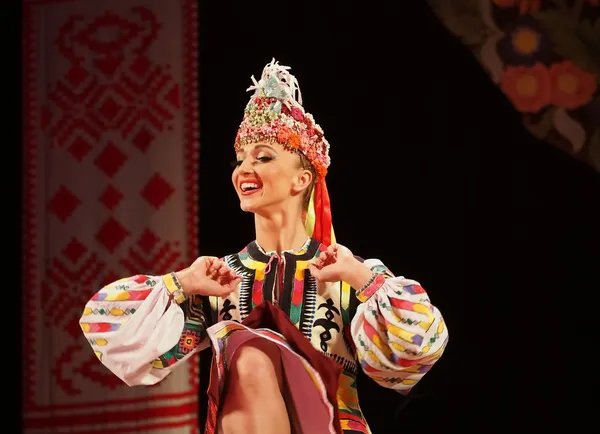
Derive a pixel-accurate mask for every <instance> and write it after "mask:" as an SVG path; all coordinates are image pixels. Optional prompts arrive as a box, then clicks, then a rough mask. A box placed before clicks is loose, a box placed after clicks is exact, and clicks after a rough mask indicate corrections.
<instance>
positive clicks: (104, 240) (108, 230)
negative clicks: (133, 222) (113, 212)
mask: <svg viewBox="0 0 600 434" xmlns="http://www.w3.org/2000/svg"><path fill="white" fill-rule="evenodd" d="M127 235H129V231H127V229H125V227H124V226H123V225H122V224H121V223H119V222H118V221H117V220H116V219H115V218H114V217H109V218H108V219H107V220H106V221H105V222H104V224H103V225H102V226H101V227H100V229H99V230H98V232H97V233H96V240H98V242H99V243H100V244H102V245H103V246H104V247H106V250H108V251H109V252H110V253H113V252H114V251H115V250H116V249H117V247H119V245H120V244H121V243H122V242H123V240H124V239H125V237H127Z"/></svg>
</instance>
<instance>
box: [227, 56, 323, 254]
mask: <svg viewBox="0 0 600 434" xmlns="http://www.w3.org/2000/svg"><path fill="white" fill-rule="evenodd" d="M289 69H290V68H289V67H288V66H282V65H279V63H278V62H276V61H275V59H273V60H272V61H271V62H270V63H268V64H267V65H266V66H265V67H264V69H263V72H262V76H261V78H260V80H259V81H258V82H257V81H256V79H255V78H254V76H252V77H251V78H252V82H253V83H254V85H253V86H250V87H249V88H248V89H247V90H248V91H252V90H253V91H254V94H253V95H252V97H251V98H250V101H248V104H247V105H246V109H245V111H244V118H243V120H242V123H241V124H240V127H239V129H238V133H237V136H236V138H235V150H236V151H238V150H239V149H240V148H241V147H242V146H244V145H246V144H250V143H257V142H263V141H264V142H271V143H279V144H280V145H282V146H283V147H284V148H286V149H287V150H289V151H291V152H301V153H302V154H303V155H304V156H305V157H306V159H307V160H308V161H309V162H310V164H311V165H312V166H313V167H314V169H315V172H316V173H317V180H316V182H315V187H314V188H313V191H312V192H311V198H310V202H309V207H308V212H307V214H306V222H305V224H306V229H307V232H308V235H309V236H311V237H313V238H315V239H317V240H318V241H320V242H322V243H323V244H326V245H329V244H331V243H333V242H335V236H334V233H333V227H332V225H331V208H330V204H329V194H328V192H327V186H326V184H325V176H326V175H327V168H328V167H329V164H330V163H331V161H330V159H329V143H328V142H327V140H326V139H325V137H324V136H323V130H322V129H321V127H320V126H319V125H318V124H316V123H315V121H314V119H313V117H312V115H311V114H310V113H307V112H305V111H304V108H303V107H302V94H301V93H300V87H299V86H298V80H297V79H296V77H294V76H293V75H292V74H290V72H289Z"/></svg>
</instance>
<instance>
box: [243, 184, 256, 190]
mask: <svg viewBox="0 0 600 434" xmlns="http://www.w3.org/2000/svg"><path fill="white" fill-rule="evenodd" d="M258 187H259V185H258V184H255V183H253V182H242V191H248V190H251V189H257V188H258Z"/></svg>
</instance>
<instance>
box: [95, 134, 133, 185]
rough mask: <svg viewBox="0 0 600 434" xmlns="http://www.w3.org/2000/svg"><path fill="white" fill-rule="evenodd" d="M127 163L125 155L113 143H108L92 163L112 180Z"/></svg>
mask: <svg viewBox="0 0 600 434" xmlns="http://www.w3.org/2000/svg"><path fill="white" fill-rule="evenodd" d="M126 161H127V155H125V153H124V152H123V151H121V150H120V149H119V148H118V147H117V145H115V144H114V143H113V142H108V144H107V145H106V146H105V147H104V150H103V151H102V152H101V153H100V155H98V157H96V160H95V161H94V163H96V166H98V168H99V169H100V170H102V171H103V172H104V173H105V174H106V176H108V177H109V178H112V177H113V176H115V174H116V173H117V172H118V171H119V169H120V168H121V167H122V166H123V164H125V162H126Z"/></svg>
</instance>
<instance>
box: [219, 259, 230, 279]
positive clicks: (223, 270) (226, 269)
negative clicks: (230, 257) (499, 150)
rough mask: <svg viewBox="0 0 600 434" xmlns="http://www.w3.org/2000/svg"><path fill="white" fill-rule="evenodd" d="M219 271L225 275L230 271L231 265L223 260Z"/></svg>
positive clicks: (221, 274)
mask: <svg viewBox="0 0 600 434" xmlns="http://www.w3.org/2000/svg"><path fill="white" fill-rule="evenodd" d="M217 271H218V273H219V275H220V276H225V275H227V274H228V273H229V267H228V266H227V264H226V263H225V262H224V261H221V263H220V264H219V268H218V270H217Z"/></svg>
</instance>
